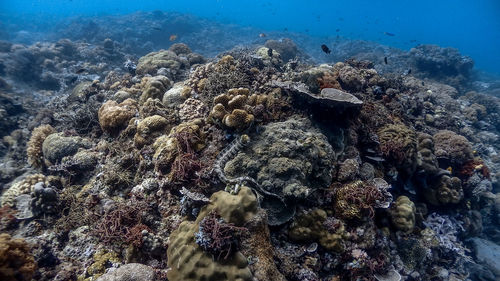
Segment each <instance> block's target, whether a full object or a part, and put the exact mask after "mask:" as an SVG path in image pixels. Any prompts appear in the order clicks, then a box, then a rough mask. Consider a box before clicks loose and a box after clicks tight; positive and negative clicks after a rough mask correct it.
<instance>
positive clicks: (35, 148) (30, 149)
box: [26, 125, 56, 168]
mask: <svg viewBox="0 0 500 281" xmlns="http://www.w3.org/2000/svg"><path fill="white" fill-rule="evenodd" d="M53 133H56V129H54V128H53V127H52V126H50V125H41V126H38V127H36V128H35V129H34V130H33V132H32V133H31V138H30V140H29V141H28V145H27V148H26V152H27V155H28V163H29V164H30V165H32V166H33V167H35V168H41V167H43V165H44V161H43V152H42V145H43V141H44V140H45V138H47V136H49V135H50V134H53Z"/></svg>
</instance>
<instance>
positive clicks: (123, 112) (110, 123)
mask: <svg viewBox="0 0 500 281" xmlns="http://www.w3.org/2000/svg"><path fill="white" fill-rule="evenodd" d="M137 110H138V109H137V102H136V101H135V100H133V99H126V100H124V101H123V102H122V103H120V104H118V103H117V102H116V101H113V100H109V101H107V102H105V103H104V104H103V105H102V106H101V108H100V109H99V112H98V117H99V124H100V125H101V128H102V130H103V131H105V132H107V133H109V134H111V135H114V134H117V133H119V132H120V130H121V129H123V128H125V127H127V125H128V121H129V120H130V119H131V118H132V117H134V116H135V115H136V114H137Z"/></svg>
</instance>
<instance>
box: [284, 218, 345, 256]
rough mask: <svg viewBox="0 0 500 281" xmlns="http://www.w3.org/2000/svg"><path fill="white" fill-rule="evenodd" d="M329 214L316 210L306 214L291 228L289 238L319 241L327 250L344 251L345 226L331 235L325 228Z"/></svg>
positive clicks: (300, 240)
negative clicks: (343, 236)
mask: <svg viewBox="0 0 500 281" xmlns="http://www.w3.org/2000/svg"><path fill="white" fill-rule="evenodd" d="M326 220H327V214H326V212H325V211H324V210H322V209H314V210H312V211H309V212H307V213H304V214H302V215H300V216H298V217H297V218H295V220H294V222H293V223H292V225H291V226H290V230H289V231H288V236H289V237H290V239H292V240H295V241H299V242H308V243H310V242H311V241H318V242H319V244H320V245H321V246H323V247H324V248H325V249H327V250H333V251H337V252H341V251H342V250H343V248H344V247H343V242H342V234H343V232H344V227H343V225H340V227H339V228H338V229H337V231H336V232H335V233H330V232H329V231H328V230H327V229H326V227H325V221H326Z"/></svg>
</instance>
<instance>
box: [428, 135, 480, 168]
mask: <svg viewBox="0 0 500 281" xmlns="http://www.w3.org/2000/svg"><path fill="white" fill-rule="evenodd" d="M432 138H433V139H434V150H435V154H436V156H437V157H438V158H446V159H448V160H449V161H450V162H451V163H452V164H453V165H457V166H461V165H462V164H463V163H465V162H466V161H468V160H471V159H473V158H474V155H473V152H472V147H471V144H470V143H469V141H468V140H467V139H466V138H465V137H464V136H461V135H458V134H456V133H455V132H452V131H449V130H441V131H439V132H437V133H436V134H435V135H434V136H433V137H432Z"/></svg>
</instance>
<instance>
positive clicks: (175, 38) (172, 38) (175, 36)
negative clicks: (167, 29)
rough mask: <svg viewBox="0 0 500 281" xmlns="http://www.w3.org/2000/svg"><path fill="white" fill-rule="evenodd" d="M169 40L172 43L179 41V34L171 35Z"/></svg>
mask: <svg viewBox="0 0 500 281" xmlns="http://www.w3.org/2000/svg"><path fill="white" fill-rule="evenodd" d="M169 40H170V42H172V41H175V40H177V34H172V35H170V38H169Z"/></svg>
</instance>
